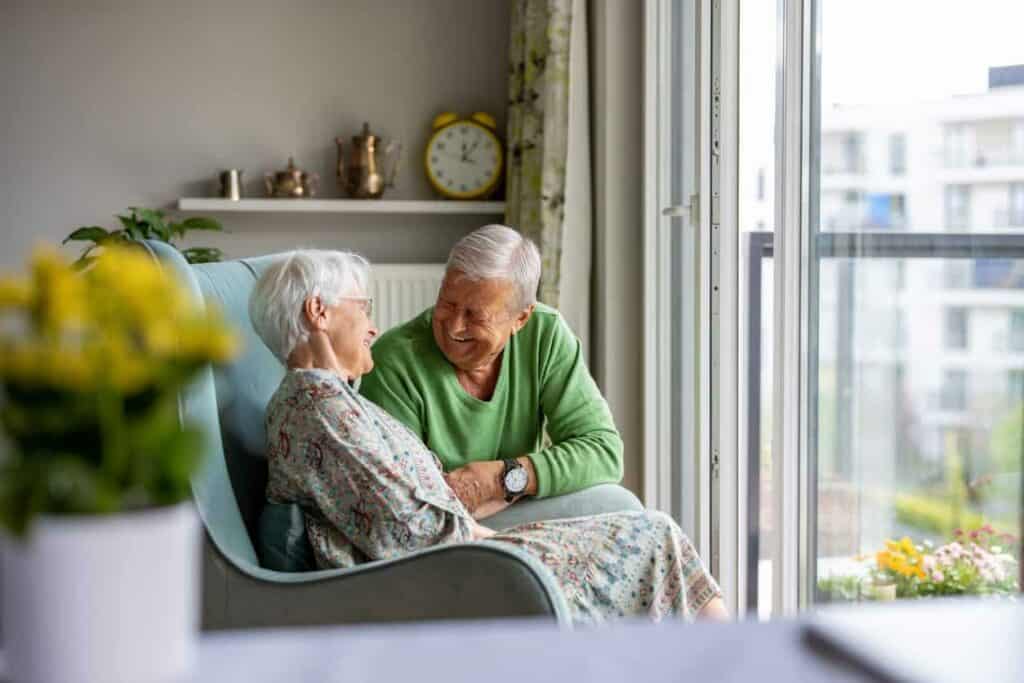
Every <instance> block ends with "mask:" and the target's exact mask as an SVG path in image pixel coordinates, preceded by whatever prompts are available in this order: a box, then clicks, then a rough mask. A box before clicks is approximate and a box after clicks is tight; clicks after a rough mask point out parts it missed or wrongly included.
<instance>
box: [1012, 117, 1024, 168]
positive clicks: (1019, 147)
mask: <svg viewBox="0 0 1024 683" xmlns="http://www.w3.org/2000/svg"><path fill="white" fill-rule="evenodd" d="M1010 154H1012V155H1013V157H1012V159H1011V160H1010V163H1012V164H1024V121H1014V123H1013V142H1012V148H1011V151H1010Z"/></svg>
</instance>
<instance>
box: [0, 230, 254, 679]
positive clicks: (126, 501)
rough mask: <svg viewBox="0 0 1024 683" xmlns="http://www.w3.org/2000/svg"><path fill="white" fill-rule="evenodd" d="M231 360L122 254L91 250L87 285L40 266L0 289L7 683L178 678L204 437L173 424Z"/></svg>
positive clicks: (184, 661)
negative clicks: (206, 377)
mask: <svg viewBox="0 0 1024 683" xmlns="http://www.w3.org/2000/svg"><path fill="white" fill-rule="evenodd" d="M236 346H237V340H236V337H235V336H234V334H233V332H232V331H231V330H229V329H228V327H227V326H226V324H225V323H224V321H223V319H222V318H221V317H220V315H219V314H217V313H216V312H213V311H208V310H206V309H204V308H203V307H202V306H201V305H200V304H198V303H197V302H195V301H194V300H193V299H192V297H191V296H190V295H189V293H188V292H187V291H186V290H185V289H184V288H183V287H182V286H181V285H179V284H178V282H177V281H176V280H174V278H173V276H172V275H170V274H169V273H167V272H165V271H164V270H163V269H162V268H161V267H160V265H159V264H158V263H157V262H156V261H155V260H153V259H152V258H151V257H150V256H149V255H148V254H146V253H145V252H144V251H143V250H142V249H139V248H137V247H124V246H113V247H107V248H104V249H103V250H101V252H100V253H99V254H98V255H94V256H93V257H92V258H91V260H90V262H89V264H88V265H87V267H85V268H76V267H75V266H73V265H72V264H70V263H68V262H67V261H65V260H64V259H63V258H62V257H60V256H59V255H58V253H57V251H56V250H53V249H43V250H41V251H39V252H38V253H37V254H36V255H35V257H34V259H33V261H32V264H31V268H30V274H29V276H28V277H26V278H20V279H14V278H6V279H0V428H2V436H0V439H2V440H3V441H5V442H6V447H5V448H4V449H3V451H0V541H2V544H3V553H2V556H3V562H4V565H3V571H2V578H3V586H2V597H0V600H2V608H3V628H4V639H5V648H6V652H7V663H8V668H9V669H10V671H9V674H10V675H11V676H12V677H13V679H14V680H18V681H43V680H46V681H76V682H79V683H81V682H83V681H133V682H139V681H155V680H169V679H172V678H175V677H181V676H183V675H185V674H187V670H188V668H189V667H190V665H191V659H192V656H193V651H194V646H195V639H196V633H197V626H198V619H197V615H198V578H199V576H198V572H199V568H198V565H199V562H198V561H199V556H198V552H199V540H200V537H199V533H198V521H197V519H196V515H195V512H194V509H193V507H192V504H191V503H190V502H189V501H188V499H189V494H190V490H189V478H190V476H191V475H192V474H193V472H194V471H195V470H196V468H197V467H198V466H199V465H200V463H199V462H198V454H199V453H200V452H201V450H200V448H199V445H200V444H199V442H200V439H201V438H202V435H201V434H200V433H199V432H198V431H197V430H196V429H194V428H192V427H190V426H188V425H181V424H180V422H179V419H178V408H177V400H178V392H179V390H180V389H182V388H183V387H184V386H185V385H186V384H187V383H188V382H190V381H191V380H192V379H193V377H194V376H195V375H196V374H197V373H198V372H199V371H200V370H201V369H202V368H203V367H205V366H206V365H207V364H208V363H211V362H214V363H216V362H223V361H226V360H228V359H229V358H231V357H232V355H233V354H234V353H235V352H236Z"/></svg>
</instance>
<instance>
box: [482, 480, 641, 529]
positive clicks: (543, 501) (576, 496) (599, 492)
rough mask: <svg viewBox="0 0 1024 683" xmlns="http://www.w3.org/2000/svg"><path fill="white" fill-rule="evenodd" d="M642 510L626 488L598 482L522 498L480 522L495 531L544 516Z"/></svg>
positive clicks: (551, 517) (580, 515) (559, 516)
mask: <svg viewBox="0 0 1024 683" xmlns="http://www.w3.org/2000/svg"><path fill="white" fill-rule="evenodd" d="M643 509H644V506H643V503H641V502H640V500H639V499H638V498H637V497H636V496H634V495H633V494H632V492H630V491H629V489H626V488H623V487H622V486H619V485H618V484H599V485H597V486H592V487H590V488H589V489H583V490H582V491H575V492H573V493H567V494H565V495H562V496H554V497H552V498H540V499H537V500H522V501H520V502H518V503H516V504H515V505H512V506H511V507H508V508H505V509H504V510H502V511H501V512H499V513H498V514H496V515H494V516H492V517H488V518H487V519H484V520H481V522H480V523H481V524H483V525H485V526H487V527H490V528H491V529H495V530H498V529H511V528H512V527H516V526H519V525H520V524H527V523H529V522H539V521H541V520H545V519H568V518H570V517H582V516H584V515H601V514H604V513H606V512H629V511H640V510H643Z"/></svg>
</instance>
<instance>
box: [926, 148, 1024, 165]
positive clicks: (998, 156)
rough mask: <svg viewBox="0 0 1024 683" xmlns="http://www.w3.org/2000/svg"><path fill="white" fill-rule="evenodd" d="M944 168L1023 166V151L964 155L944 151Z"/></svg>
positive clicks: (996, 151)
mask: <svg viewBox="0 0 1024 683" xmlns="http://www.w3.org/2000/svg"><path fill="white" fill-rule="evenodd" d="M943 158H944V159H945V162H946V164H945V165H946V168H990V167H1003V166H1024V150H1012V149H1010V150H1007V149H995V150H991V151H986V150H982V151H976V152H973V153H972V154H969V155H965V154H962V153H956V152H954V151H953V150H950V149H946V150H945V153H944V154H943Z"/></svg>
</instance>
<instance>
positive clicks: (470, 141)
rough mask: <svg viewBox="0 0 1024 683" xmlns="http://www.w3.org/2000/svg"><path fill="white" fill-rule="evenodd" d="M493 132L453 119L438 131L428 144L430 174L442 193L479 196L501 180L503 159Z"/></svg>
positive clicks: (428, 168) (428, 169) (453, 195)
mask: <svg viewBox="0 0 1024 683" xmlns="http://www.w3.org/2000/svg"><path fill="white" fill-rule="evenodd" d="M503 162H504V161H503V158H502V152H501V145H500V143H499V142H498V139H497V138H496V137H495V136H494V134H493V133H491V132H490V131H488V130H487V129H485V128H483V127H482V126H478V125H475V124H472V123H467V122H459V123H453V124H452V125H450V126H448V127H447V128H444V129H442V130H440V131H439V132H437V133H435V134H434V136H433V137H432V138H431V139H430V143H429V144H428V145H427V174H428V175H429V176H430V182H431V183H432V184H433V185H434V187H435V188H436V189H437V190H439V191H440V192H441V193H443V194H445V195H448V196H451V197H458V198H467V199H468V198H471V197H479V196H481V195H484V194H486V193H487V192H488V191H489V190H490V189H491V188H492V187H493V186H494V184H495V183H496V182H497V181H498V176H499V175H500V174H501V165H502V163H503Z"/></svg>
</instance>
